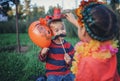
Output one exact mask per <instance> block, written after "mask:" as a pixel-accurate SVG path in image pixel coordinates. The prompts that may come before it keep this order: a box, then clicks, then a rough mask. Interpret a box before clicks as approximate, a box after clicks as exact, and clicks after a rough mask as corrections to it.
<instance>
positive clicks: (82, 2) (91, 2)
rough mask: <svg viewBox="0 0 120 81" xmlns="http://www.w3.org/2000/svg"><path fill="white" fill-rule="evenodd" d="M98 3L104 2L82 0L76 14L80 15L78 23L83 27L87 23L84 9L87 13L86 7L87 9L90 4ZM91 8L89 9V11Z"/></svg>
mask: <svg viewBox="0 0 120 81" xmlns="http://www.w3.org/2000/svg"><path fill="white" fill-rule="evenodd" d="M96 4H103V2H98V0H88V1H84V0H82V1H81V4H80V6H79V8H77V9H76V10H75V13H76V15H77V16H78V23H79V25H80V26H81V27H84V26H85V24H84V22H83V21H84V13H83V11H84V12H85V13H86V10H85V9H86V7H87V6H90V5H91V6H93V5H96ZM90 10H91V9H89V11H90Z"/></svg>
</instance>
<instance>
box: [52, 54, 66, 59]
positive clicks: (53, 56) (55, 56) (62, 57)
mask: <svg viewBox="0 0 120 81" xmlns="http://www.w3.org/2000/svg"><path fill="white" fill-rule="evenodd" d="M50 58H52V59H55V60H64V54H51V55H50Z"/></svg>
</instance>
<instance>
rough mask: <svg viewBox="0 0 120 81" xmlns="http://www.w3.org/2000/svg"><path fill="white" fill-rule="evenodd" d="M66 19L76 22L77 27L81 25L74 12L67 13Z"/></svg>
mask: <svg viewBox="0 0 120 81" xmlns="http://www.w3.org/2000/svg"><path fill="white" fill-rule="evenodd" d="M66 19H67V20H68V21H69V22H71V23H72V24H74V25H75V26H76V27H77V28H78V27H79V24H78V21H77V19H76V18H75V16H74V15H73V14H72V13H66Z"/></svg>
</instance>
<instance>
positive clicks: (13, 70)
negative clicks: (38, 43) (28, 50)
mask: <svg viewBox="0 0 120 81" xmlns="http://www.w3.org/2000/svg"><path fill="white" fill-rule="evenodd" d="M0 59H1V61H0V65H1V66H0V80H2V81H20V79H21V77H23V75H24V74H25V73H24V70H23V68H24V67H25V64H26V63H27V58H26V57H25V56H23V55H20V54H15V53H1V54H0Z"/></svg>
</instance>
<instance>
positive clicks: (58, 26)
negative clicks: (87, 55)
mask: <svg viewBox="0 0 120 81" xmlns="http://www.w3.org/2000/svg"><path fill="white" fill-rule="evenodd" d="M49 27H50V29H51V31H52V33H53V35H54V38H53V39H52V42H51V44H50V46H49V48H43V49H42V50H41V51H40V54H39V59H40V60H41V61H42V62H46V65H45V67H46V76H47V81H74V75H73V74H72V73H71V71H70V66H71V63H72V60H73V55H74V48H73V46H72V45H71V44H70V43H69V42H67V41H66V40H64V37H65V36H66V29H65V25H64V23H63V22H62V20H61V19H57V20H51V21H50V22H49Z"/></svg>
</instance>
